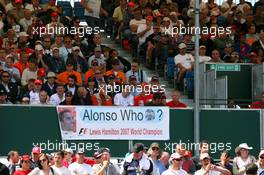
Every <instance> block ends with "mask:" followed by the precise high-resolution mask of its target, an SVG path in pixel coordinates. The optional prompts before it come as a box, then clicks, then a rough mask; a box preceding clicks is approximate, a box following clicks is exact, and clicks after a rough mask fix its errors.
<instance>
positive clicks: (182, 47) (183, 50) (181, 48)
mask: <svg viewBox="0 0 264 175" xmlns="http://www.w3.org/2000/svg"><path fill="white" fill-rule="evenodd" d="M186 47H187V46H186V44H184V43H181V44H179V53H180V54H181V55H184V54H185V53H186Z"/></svg>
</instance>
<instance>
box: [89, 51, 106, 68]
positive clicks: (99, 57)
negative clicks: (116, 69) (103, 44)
mask: <svg viewBox="0 0 264 175" xmlns="http://www.w3.org/2000/svg"><path fill="white" fill-rule="evenodd" d="M93 60H97V61H98V64H99V66H100V67H105V66H106V62H105V58H104V55H103V54H102V49H101V48H100V47H95V48H94V54H93V55H92V56H91V57H90V58H89V62H88V65H89V66H90V67H91V65H92V61H93Z"/></svg>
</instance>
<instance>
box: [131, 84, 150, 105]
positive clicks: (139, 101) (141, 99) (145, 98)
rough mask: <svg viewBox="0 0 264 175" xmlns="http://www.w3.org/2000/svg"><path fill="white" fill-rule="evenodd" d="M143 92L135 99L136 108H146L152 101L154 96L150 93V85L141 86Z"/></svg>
mask: <svg viewBox="0 0 264 175" xmlns="http://www.w3.org/2000/svg"><path fill="white" fill-rule="evenodd" d="M141 89H142V92H140V93H139V95H137V96H135V97H134V106H145V105H146V104H147V102H149V101H151V100H152V98H153V94H151V93H150V92H151V91H150V85H149V84H146V83H142V84H141Z"/></svg>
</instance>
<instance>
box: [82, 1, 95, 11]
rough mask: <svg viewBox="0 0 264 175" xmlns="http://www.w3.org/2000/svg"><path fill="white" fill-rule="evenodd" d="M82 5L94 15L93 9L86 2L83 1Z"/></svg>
mask: <svg viewBox="0 0 264 175" xmlns="http://www.w3.org/2000/svg"><path fill="white" fill-rule="evenodd" d="M81 5H82V6H83V7H84V8H85V10H87V11H88V12H89V13H93V9H92V8H91V7H90V6H89V5H88V3H87V2H86V0H81Z"/></svg>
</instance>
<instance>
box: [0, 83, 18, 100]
mask: <svg viewBox="0 0 264 175" xmlns="http://www.w3.org/2000/svg"><path fill="white" fill-rule="evenodd" d="M7 86H8V89H9V92H8V93H7V98H8V100H9V101H10V102H12V103H16V101H17V100H18V87H17V85H16V84H15V83H12V82H9V83H8V84H7ZM0 89H5V87H4V85H3V84H2V83H1V84H0ZM5 90H6V89H5Z"/></svg>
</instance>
